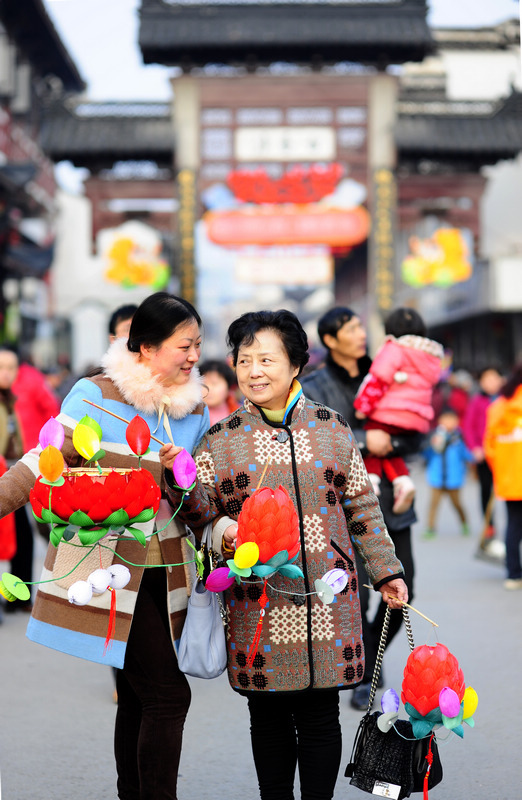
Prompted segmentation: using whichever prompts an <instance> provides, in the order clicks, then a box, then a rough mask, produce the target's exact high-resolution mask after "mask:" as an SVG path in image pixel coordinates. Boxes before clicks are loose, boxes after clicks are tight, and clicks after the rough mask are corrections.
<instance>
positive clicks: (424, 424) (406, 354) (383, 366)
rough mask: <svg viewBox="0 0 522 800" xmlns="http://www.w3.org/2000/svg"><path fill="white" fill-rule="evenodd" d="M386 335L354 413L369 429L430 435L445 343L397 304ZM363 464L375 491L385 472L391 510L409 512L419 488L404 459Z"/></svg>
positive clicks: (372, 458) (368, 458) (371, 459)
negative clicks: (431, 336)
mask: <svg viewBox="0 0 522 800" xmlns="http://www.w3.org/2000/svg"><path fill="white" fill-rule="evenodd" d="M384 330H385V333H386V339H385V341H384V344H383V345H382V347H381V348H380V349H379V351H378V353H377V355H376V356H375V358H374V360H373V362H372V365H371V367H370V371H369V373H368V375H367V376H366V378H365V379H364V381H363V383H362V384H361V387H360V389H359V391H358V392H357V397H356V398H355V402H354V404H353V405H354V408H355V409H356V412H355V416H356V417H357V418H358V419H367V422H366V424H365V428H366V429H367V430H368V429H370V430H371V429H374V428H377V429H379V430H384V431H386V432H387V433H390V434H395V435H399V434H405V433H409V432H411V433H414V432H418V433H427V432H428V430H429V428H430V423H431V420H432V418H433V405H432V394H433V387H434V386H435V385H436V384H437V382H438V380H439V376H440V370H441V361H442V356H443V349H442V345H441V344H439V343H438V342H435V341H433V340H432V339H428V338H427V336H426V325H425V324H424V321H423V319H422V317H421V316H420V314H418V313H417V311H415V309H413V308H397V309H396V310H395V311H392V313H391V314H390V315H389V317H388V319H387V320H386V322H385V328H384ZM364 463H365V465H366V469H367V470H368V474H369V476H370V480H371V482H372V485H373V489H374V492H375V494H376V495H377V496H379V494H380V482H381V477H382V474H383V472H384V473H385V474H386V476H387V477H388V478H389V480H390V481H391V482H392V485H393V495H394V504H393V513H394V514H401V513H403V512H404V511H407V510H408V508H409V507H410V506H411V504H412V502H413V498H414V495H415V486H414V485H413V481H412V480H411V478H410V476H409V471H408V467H407V466H406V464H405V462H404V459H402V458H398V457H394V458H390V457H389V456H386V457H384V458H378V457H377V456H373V455H369V454H366V455H365V456H364Z"/></svg>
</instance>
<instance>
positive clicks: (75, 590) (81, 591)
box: [67, 581, 92, 606]
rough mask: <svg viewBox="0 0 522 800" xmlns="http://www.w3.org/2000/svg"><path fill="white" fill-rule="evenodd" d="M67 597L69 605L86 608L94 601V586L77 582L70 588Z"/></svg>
mask: <svg viewBox="0 0 522 800" xmlns="http://www.w3.org/2000/svg"><path fill="white" fill-rule="evenodd" d="M67 597H68V598H69V603H72V604H73V605H75V606H85V605H87V603H88V602H89V601H90V600H91V599H92V586H91V584H90V583H87V581H76V583H73V584H72V586H69V590H68V592H67Z"/></svg>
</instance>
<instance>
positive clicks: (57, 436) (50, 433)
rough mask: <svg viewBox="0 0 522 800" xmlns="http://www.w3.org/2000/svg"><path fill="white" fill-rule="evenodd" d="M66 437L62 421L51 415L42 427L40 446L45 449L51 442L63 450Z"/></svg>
mask: <svg viewBox="0 0 522 800" xmlns="http://www.w3.org/2000/svg"><path fill="white" fill-rule="evenodd" d="M64 438H65V431H64V429H63V425H62V423H61V422H58V420H56V419H55V418H54V417H50V418H49V419H48V420H47V422H46V423H45V425H43V426H42V428H41V429H40V434H39V436H38V441H39V442H40V447H41V448H42V450H45V448H46V447H48V446H49V445H50V444H51V445H52V446H53V447H56V449H57V450H61V448H62V445H63V441H64Z"/></svg>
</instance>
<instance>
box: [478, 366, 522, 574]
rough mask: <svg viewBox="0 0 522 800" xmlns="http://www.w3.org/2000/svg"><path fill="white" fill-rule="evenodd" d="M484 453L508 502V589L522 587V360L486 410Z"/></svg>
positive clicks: (497, 488)
mask: <svg viewBox="0 0 522 800" xmlns="http://www.w3.org/2000/svg"><path fill="white" fill-rule="evenodd" d="M484 452H485V455H486V458H487V461H488V464H489V466H490V467H491V471H492V473H493V484H494V487H495V494H496V496H497V497H500V498H502V499H503V500H505V501H506V510H507V526H506V569H507V578H506V580H505V581H504V587H505V588H506V589H522V564H521V560H520V543H521V542H522V363H520V364H518V365H517V366H515V368H514V369H513V371H512V373H511V375H510V376H509V378H508V379H507V381H506V383H505V385H504V386H503V387H502V389H501V391H500V397H498V399H497V400H495V401H494V402H493V403H492V404H491V405H490V406H489V408H488V410H487V416H486V431H485V435H484Z"/></svg>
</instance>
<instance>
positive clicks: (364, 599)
mask: <svg viewBox="0 0 522 800" xmlns="http://www.w3.org/2000/svg"><path fill="white" fill-rule="evenodd" d="M388 533H389V534H390V536H391V538H392V539H393V544H394V545H395V553H396V555H397V558H398V559H399V560H400V561H401V562H402V566H403V567H404V582H405V583H406V586H407V587H408V595H409V601H408V602H410V603H411V602H412V600H413V579H414V574H415V567H414V564H413V552H412V546H411V528H409V527H408V528H403V529H402V530H400V531H391V530H389V531H388ZM355 559H356V562H357V576H358V579H359V594H360V598H361V614H362V629H363V642H364V651H365V666H364V677H363V683H368V682H369V681H371V679H372V675H373V669H374V667H375V659H376V658H377V650H378V647H379V640H380V638H381V631H382V624H383V622H384V615H385V613H386V603H385V602H384V601H383V600H381V601H380V603H379V605H378V606H377V610H376V612H375V615H374V617H373V619H369V618H368V607H369V602H370V593H369V590H368V589H363V588H361V587H362V584H363V583H369V580H368V576H367V575H366V570H365V569H364V566H363V562H362V559H361V557H360V556H359V554H358V553H357V551H355ZM401 625H402V611H401V610H400V609H394V610H393V611H392V612H391V618H390V627H389V629H388V638H387V640H386V644H387V645H388V644H389V643H390V642H391V640H392V639H393V638H394V637H395V636H396V635H397V633H398V631H399V630H400V627H401Z"/></svg>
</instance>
